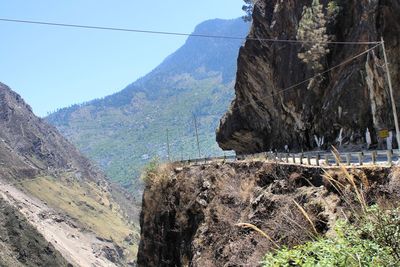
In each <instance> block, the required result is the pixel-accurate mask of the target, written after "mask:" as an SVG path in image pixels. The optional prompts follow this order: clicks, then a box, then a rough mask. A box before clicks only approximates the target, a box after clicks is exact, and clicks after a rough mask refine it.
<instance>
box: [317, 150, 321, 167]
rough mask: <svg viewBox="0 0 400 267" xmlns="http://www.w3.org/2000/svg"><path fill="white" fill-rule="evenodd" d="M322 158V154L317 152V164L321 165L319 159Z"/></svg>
mask: <svg viewBox="0 0 400 267" xmlns="http://www.w3.org/2000/svg"><path fill="white" fill-rule="evenodd" d="M320 159H321V156H320V155H319V153H318V154H317V158H316V160H317V166H319V160H320Z"/></svg>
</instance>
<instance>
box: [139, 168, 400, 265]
mask: <svg viewBox="0 0 400 267" xmlns="http://www.w3.org/2000/svg"><path fill="white" fill-rule="evenodd" d="M389 171H390V170H389V169H377V168H375V169H372V170H369V169H363V170H362V171H361V170H359V171H355V173H354V175H355V178H356V180H357V181H359V178H360V177H368V178H369V179H370V185H371V186H370V188H369V190H367V191H366V194H368V195H370V196H375V195H380V196H383V195H384V194H386V196H387V197H388V198H391V197H399V188H398V186H397V189H396V186H395V184H396V183H397V185H399V177H394V176H392V178H391V179H387V175H388V172H389ZM321 173H322V170H320V169H317V168H305V167H301V166H288V165H286V166H279V165H274V164H269V163H265V162H237V163H227V164H221V163H214V164H210V165H207V166H191V167H175V168H171V169H169V170H164V171H163V174H162V175H160V176H159V177H161V178H157V179H155V181H153V182H151V183H149V184H148V185H147V186H146V190H145V192H144V195H143V202H142V205H143V207H142V213H141V219H140V225H141V240H140V246H139V252H138V265H139V266H146V267H147V266H193V267H197V266H198V267H208V266H210V267H211V266H212V267H219V266H221V267H222V266H258V265H259V263H260V261H261V260H262V258H263V256H264V255H265V254H266V253H267V252H268V251H271V250H272V249H274V248H275V246H276V245H281V246H289V247H290V246H293V245H297V244H299V243H302V242H304V241H305V240H309V238H310V232H311V231H312V230H311V226H310V223H309V222H308V221H307V220H306V219H305V218H304V215H302V213H301V212H300V210H299V209H298V208H297V207H296V205H295V204H294V200H295V201H296V202H297V203H299V204H300V205H301V206H302V207H303V208H304V209H305V210H306V212H307V214H309V216H310V218H311V220H313V221H314V223H315V226H316V228H317V231H318V232H319V233H321V234H329V233H330V230H331V229H332V226H333V225H334V224H335V221H336V219H337V218H338V217H341V218H342V216H343V214H344V213H346V216H351V212H350V213H347V210H350V209H348V208H346V207H345V206H346V203H345V201H343V200H341V196H340V195H338V194H336V193H335V189H334V188H333V187H332V186H329V183H328V182H327V181H325V182H324V180H323V177H322V175H321ZM332 175H334V174H332ZM339 175H340V174H339ZM343 182H344V180H343ZM323 185H326V186H323ZM383 192H384V193H383ZM368 199H369V200H370V198H368ZM371 201H372V200H371ZM350 211H351V210H350ZM343 212H344V213H343ZM240 223H251V224H253V225H255V226H256V227H258V228H259V229H261V230H262V231H264V232H265V233H267V234H268V235H269V236H270V237H271V239H272V240H274V241H275V242H276V243H277V244H274V243H272V242H271V241H269V239H268V238H265V237H264V236H262V235H261V234H260V233H258V232H256V231H253V230H251V229H245V228H243V227H241V226H240V225H238V224H240Z"/></svg>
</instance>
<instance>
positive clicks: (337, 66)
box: [231, 43, 381, 110]
mask: <svg viewBox="0 0 400 267" xmlns="http://www.w3.org/2000/svg"><path fill="white" fill-rule="evenodd" d="M380 45H381V43H379V44H377V45H375V46H373V47H372V48H370V49H367V50H365V51H364V52H362V53H360V54H358V55H356V56H353V57H351V58H348V59H347V60H345V61H343V62H342V63H340V64H338V65H336V66H334V67H331V68H329V69H327V70H325V71H323V72H320V73H318V74H316V75H315V76H313V77H311V78H308V79H306V80H304V81H301V82H299V83H296V84H294V85H292V86H289V87H287V88H285V89H282V90H280V91H279V92H277V93H272V94H268V95H266V96H265V97H262V98H259V99H258V100H256V101H254V102H255V103H258V102H260V101H261V100H264V99H266V98H268V97H272V96H275V95H279V94H281V93H283V92H286V91H289V90H291V89H294V88H296V87H298V86H300V85H302V84H304V83H307V82H309V81H311V80H313V79H315V78H317V77H319V76H322V75H323V74H325V73H328V72H330V71H332V70H334V69H337V68H339V67H341V66H343V65H345V64H347V63H349V62H351V61H353V60H354V59H356V58H359V57H361V56H363V55H365V54H367V53H369V52H370V51H372V50H374V49H375V48H377V47H378V46H380ZM252 104H253V103H247V104H243V105H237V106H235V107H234V108H231V110H235V109H239V108H243V107H245V106H250V105H252Z"/></svg>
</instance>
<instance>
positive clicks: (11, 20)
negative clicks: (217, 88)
mask: <svg viewBox="0 0 400 267" xmlns="http://www.w3.org/2000/svg"><path fill="white" fill-rule="evenodd" d="M0 21H3V22H13V23H24V24H36V25H46V26H58V27H72V28H82V29H93V30H108V31H121V32H134V33H145V34H158V35H173V36H186V37H201V38H217V39H231V40H246V41H260V42H261V41H263V42H272V43H291V44H306V43H313V44H338V45H371V44H374V45H375V46H373V47H372V48H369V49H367V50H365V51H363V52H362V53H360V54H358V55H356V56H353V57H351V58H348V59H346V60H345V61H343V62H341V63H340V64H338V65H336V66H334V67H331V68H329V69H327V70H325V71H323V72H320V73H318V74H316V75H314V76H313V77H310V78H308V79H306V80H303V81H301V82H299V83H296V84H294V85H292V86H289V87H287V88H284V89H282V90H280V91H278V92H276V93H271V94H268V95H265V96H264V97H263V98H260V99H257V100H256V101H254V102H249V103H247V104H242V105H236V106H234V107H232V108H231V109H230V110H231V111H232V110H235V109H240V108H243V107H246V106H249V105H253V104H254V103H259V102H260V101H262V100H264V99H266V98H269V97H273V96H275V95H279V94H282V93H284V92H286V91H289V90H291V89H294V88H297V87H298V86H300V85H302V84H304V83H307V82H310V81H311V80H313V79H315V78H317V77H320V76H322V75H324V74H326V73H328V72H330V71H332V70H334V69H336V68H339V67H341V66H343V65H345V64H347V63H349V62H351V61H353V60H354V59H356V58H358V57H361V56H362V55H364V54H366V53H368V52H370V51H372V50H373V49H375V48H377V47H378V46H380V45H381V42H380V41H374V42H369V41H361V42H340V41H327V42H319V41H312V40H285V39H271V38H255V37H237V36H224V35H208V34H196V33H181V32H167V31H154V30H142V29H129V28H115V27H104V26H91V25H79V24H67V23H55V22H46V21H32V20H19V19H7V18H0ZM217 115H220V114H207V116H217ZM148 126H149V127H150V126H152V123H149V125H148ZM165 127H168V126H167V125H165ZM88 128H89V127H88ZM110 128H113V127H110ZM201 136H204V135H203V134H201ZM194 138H195V136H191V137H189V136H188V137H186V138H180V141H183V140H192V139H194ZM164 143H165V142H164ZM132 145H134V144H132ZM158 146H160V145H158ZM31 180H33V179H31ZM31 180H29V181H31Z"/></svg>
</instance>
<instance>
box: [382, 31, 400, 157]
mask: <svg viewBox="0 0 400 267" xmlns="http://www.w3.org/2000/svg"><path fill="white" fill-rule="evenodd" d="M381 44H382V50H383V57H384V59H385V66H386V75H387V80H388V85H389V91H390V99H391V101H392V109H393V116H394V125H395V127H396V140H397V149H399V150H400V128H399V119H398V117H397V109H396V102H395V100H394V95H393V88H392V78H391V76H390V71H389V63H388V60H387V55H386V49H385V41H384V40H383V37H381Z"/></svg>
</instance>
